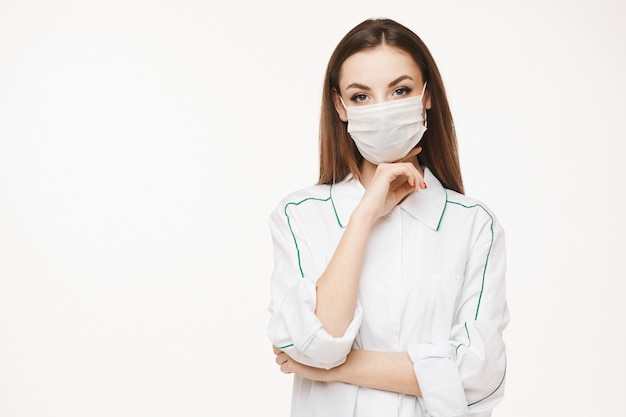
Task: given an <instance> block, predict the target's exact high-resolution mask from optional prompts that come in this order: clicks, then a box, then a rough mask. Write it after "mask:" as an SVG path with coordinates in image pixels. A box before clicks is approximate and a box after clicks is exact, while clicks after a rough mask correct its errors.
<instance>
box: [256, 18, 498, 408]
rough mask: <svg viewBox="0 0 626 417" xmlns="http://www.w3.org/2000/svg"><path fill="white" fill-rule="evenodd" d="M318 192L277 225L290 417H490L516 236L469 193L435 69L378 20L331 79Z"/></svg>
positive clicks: (366, 26) (291, 205) (347, 45)
mask: <svg viewBox="0 0 626 417" xmlns="http://www.w3.org/2000/svg"><path fill="white" fill-rule="evenodd" d="M320 159H321V161H320V178H319V182H318V184H317V185H315V186H313V187H310V188H307V189H303V190H299V191H296V192H294V193H291V194H290V195H288V196H287V197H286V198H284V199H283V200H282V201H281V202H280V204H278V206H277V207H276V209H275V210H274V212H273V213H272V215H271V218H270V227H271V232H272V238H273V243H274V253H275V256H274V261H275V268H274V272H273V276H272V283H271V296H272V300H271V304H270V307H269V310H270V313H271V320H270V324H269V329H268V335H269V338H270V340H271V341H272V344H273V345H274V352H275V354H276V362H277V363H278V364H279V365H280V367H281V370H282V371H283V372H285V373H293V374H295V377H294V387H293V398H292V415H293V416H297V417H302V416H324V417H327V416H376V417H379V416H390V415H394V416H395V415H397V416H466V415H472V416H488V415H490V414H491V411H492V409H493V408H494V406H495V405H496V404H497V403H498V402H499V401H500V400H501V399H502V396H503V391H504V377H505V373H506V372H505V370H506V353H505V346H504V342H503V340H502V332H503V330H504V328H505V327H506V325H507V323H508V321H509V315H508V309H507V304H506V297H505V279H504V275H505V247H504V236H503V230H502V228H501V226H500V224H499V223H498V221H497V219H496V217H495V216H494V214H493V213H492V212H491V211H490V210H489V209H488V208H487V207H486V206H485V205H483V204H481V203H480V202H478V201H476V200H473V199H471V198H469V197H467V196H465V195H464V194H463V193H464V191H463V182H462V177H461V172H460V166H459V160H458V154H457V143H456V136H455V132H454V127H453V121H452V116H451V113H450V109H449V106H448V102H447V98H446V93H445V89H444V86H443V82H442V80H441V76H440V74H439V71H438V70H437V66H436V64H435V62H434V60H433V58H432V56H431V54H430V52H429V51H428V49H427V47H426V46H425V45H424V43H423V42H422V41H421V39H420V38H419V37H418V36H417V35H416V34H415V33H413V32H412V31H410V30H409V29H407V28H406V27H404V26H402V25H401V24H398V23H397V22H394V21H392V20H387V19H376V20H366V21H364V22H362V23H361V24H359V25H357V26H356V27H355V28H354V29H352V30H351V31H350V32H349V33H348V34H346V36H345V37H344V38H343V39H342V40H341V41H340V42H339V44H338V45H337V47H336V49H335V51H334V52H333V54H332V56H331V58H330V61H329V63H328V68H327V71H326V76H325V84H324V90H323V96H322V114H321V128H320Z"/></svg>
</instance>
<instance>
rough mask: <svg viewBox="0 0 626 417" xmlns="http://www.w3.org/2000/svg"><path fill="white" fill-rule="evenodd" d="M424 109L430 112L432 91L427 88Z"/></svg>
mask: <svg viewBox="0 0 626 417" xmlns="http://www.w3.org/2000/svg"><path fill="white" fill-rule="evenodd" d="M424 98H425V101H424V108H425V109H426V110H430V91H428V88H426V91H425V92H424Z"/></svg>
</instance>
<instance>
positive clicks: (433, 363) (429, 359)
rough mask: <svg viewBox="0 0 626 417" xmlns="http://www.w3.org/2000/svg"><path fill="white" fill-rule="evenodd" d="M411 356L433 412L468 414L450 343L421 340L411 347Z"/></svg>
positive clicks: (437, 416) (437, 415)
mask: <svg viewBox="0 0 626 417" xmlns="http://www.w3.org/2000/svg"><path fill="white" fill-rule="evenodd" d="M409 356H410V358H411V360H412V361H413V369H414V371H415V376H416V378H417V382H418V384H419V387H420V390H421V392H422V400H423V402H424V405H425V406H426V409H427V410H428V412H429V413H430V415H431V416H432V417H444V416H445V417H462V416H463V417H465V416H469V411H468V406H467V399H466V398H465V390H464V389H463V384H462V381H461V377H460V375H459V370H458V367H457V364H456V361H455V352H454V349H453V348H452V347H451V346H448V345H434V344H428V343H420V344H416V345H414V346H412V347H409Z"/></svg>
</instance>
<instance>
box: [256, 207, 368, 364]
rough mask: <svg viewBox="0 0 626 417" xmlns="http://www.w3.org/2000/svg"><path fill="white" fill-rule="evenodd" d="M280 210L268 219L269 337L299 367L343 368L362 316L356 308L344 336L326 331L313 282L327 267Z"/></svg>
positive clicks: (294, 223)
mask: <svg viewBox="0 0 626 417" xmlns="http://www.w3.org/2000/svg"><path fill="white" fill-rule="evenodd" d="M284 207H286V206H279V207H278V208H277V209H276V210H274V212H273V213H272V214H271V216H270V231H271V234H272V241H273V246H274V271H273V273H272V279H271V301H270V305H269V308H268V310H269V312H270V314H271V318H270V322H269V326H268V337H269V339H270V341H271V342H272V344H273V345H274V346H276V347H278V348H279V349H281V350H283V351H284V352H286V353H287V354H288V355H289V356H290V357H292V358H293V359H294V360H296V361H297V362H300V363H302V364H304V365H308V366H313V367H317V368H324V369H330V368H333V367H335V366H339V365H341V364H342V363H344V362H345V360H346V357H347V355H348V353H349V352H350V349H351V348H352V343H353V341H354V339H355V337H356V334H357V331H358V329H359V326H360V325H361V321H362V310H361V307H360V305H357V307H356V309H355V314H354V317H353V320H352V322H351V324H350V325H349V326H348V328H347V329H346V331H345V333H344V335H343V336H341V337H333V336H331V335H330V334H329V333H328V332H327V331H326V330H325V329H324V327H323V326H322V323H321V322H320V320H319V319H318V317H317V316H316V315H315V307H316V282H317V280H318V278H319V277H320V275H321V274H322V272H323V271H324V270H325V267H326V265H325V264H322V262H321V261H320V260H319V259H318V260H316V258H315V256H314V254H313V253H312V252H311V250H310V248H309V245H307V241H306V239H305V237H304V236H303V233H302V231H301V230H300V228H299V227H298V222H297V221H296V219H293V218H291V219H290V218H289V217H288V216H287V211H286V210H285V208H284ZM318 258H320V256H319V255H318Z"/></svg>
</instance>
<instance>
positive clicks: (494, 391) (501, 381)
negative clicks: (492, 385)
mask: <svg viewBox="0 0 626 417" xmlns="http://www.w3.org/2000/svg"><path fill="white" fill-rule="evenodd" d="M505 378H506V362H504V375H502V380H500V383H499V384H498V386H497V387H496V389H494V390H493V391H491V393H490V394H489V395H487V396H486V397H484V398H481V399H480V400H478V401H474V402H473V403H469V404H467V406H468V407H471V406H473V405H475V404H478V403H479V402H481V401H483V400H486V399H487V398H489V397H491V396H492V395H493V394H495V393H496V391H498V390H499V389H500V387H501V386H502V384H503V383H504V379H505Z"/></svg>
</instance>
